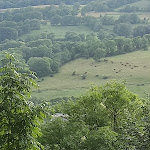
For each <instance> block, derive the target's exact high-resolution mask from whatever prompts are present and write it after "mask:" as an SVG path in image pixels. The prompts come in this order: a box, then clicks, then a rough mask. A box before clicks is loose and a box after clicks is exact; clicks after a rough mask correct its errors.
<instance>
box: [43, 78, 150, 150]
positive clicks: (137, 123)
mask: <svg viewBox="0 0 150 150" xmlns="http://www.w3.org/2000/svg"><path fill="white" fill-rule="evenodd" d="M145 106H146V105H145ZM142 107H143V102H142V101H141V100H140V99H139V98H138V97H137V96H136V95H134V94H133V93H131V92H130V91H128V90H127V88H126V87H125V85H124V83H123V82H117V81H112V82H109V83H107V84H105V85H103V86H92V87H91V89H90V90H89V91H88V92H87V93H86V94H84V95H82V96H81V97H79V98H76V99H75V101H74V100H68V101H63V102H62V103H60V104H56V105H55V106H54V109H55V112H56V114H55V115H53V118H52V119H51V120H50V121H49V122H48V123H46V124H44V126H43V133H44V134H43V137H42V138H41V140H42V143H43V144H44V145H46V146H48V147H50V148H51V149H54V150H55V149H69V150H73V149H77V150H85V149H88V150H93V149H94V150H99V149H103V150H116V149H117V150H119V149H121V150H126V149H133V148H135V149H136V148H138V143H139V142H140V138H139V135H142V130H141V128H142V127H143V124H142V121H141V119H142V118H143V111H142ZM58 131H60V133H61V134H60V135H59V132H58ZM140 133H141V134H140ZM147 133H148V132H147ZM46 137H48V139H47V138H46ZM53 139H55V140H53ZM147 142H148V141H147ZM52 147H53V148H52ZM54 147H55V148H54Z"/></svg>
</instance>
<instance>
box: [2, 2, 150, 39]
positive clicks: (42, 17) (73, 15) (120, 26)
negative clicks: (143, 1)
mask: <svg viewBox="0 0 150 150" xmlns="http://www.w3.org/2000/svg"><path fill="white" fill-rule="evenodd" d="M79 6H80V5H79V4H77V3H75V4H74V5H73V6H72V7H69V6H67V5H65V4H61V5H60V6H59V7H56V6H50V7H48V8H43V9H35V8H32V7H27V8H21V9H17V10H13V11H6V12H4V13H0V21H1V22H0V30H1V31H2V32H0V37H1V38H0V41H4V40H5V39H17V37H18V36H21V35H24V34H27V33H30V31H31V30H39V29H40V26H41V24H43V25H45V24H47V22H50V23H51V25H61V26H78V25H84V26H87V27H89V28H90V29H92V30H93V31H94V32H99V31H100V30H101V29H104V26H105V25H111V26H112V25H113V26H114V30H113V31H114V33H115V34H117V35H120V36H126V37H128V36H131V35H133V36H143V35H144V34H149V33H150V31H149V27H148V26H146V25H145V26H140V27H134V28H132V26H131V25H132V24H139V23H146V20H141V19H140V18H139V17H138V15H137V14H124V15H121V16H120V17H119V18H118V19H114V18H113V17H111V16H107V15H105V16H100V17H98V18H95V17H91V16H84V17H80V16H77V14H78V12H79ZM141 27H142V28H141ZM6 31H7V33H8V34H6Z"/></svg>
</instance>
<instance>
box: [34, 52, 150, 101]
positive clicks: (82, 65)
mask: <svg viewBox="0 0 150 150" xmlns="http://www.w3.org/2000/svg"><path fill="white" fill-rule="evenodd" d="M149 58H150V49H149V50H148V51H136V52H132V53H128V54H123V55H118V56H114V57H108V58H105V59H107V60H108V61H103V60H104V59H102V61H101V62H95V61H94V60H93V59H77V60H74V61H72V62H70V63H67V64H65V65H64V66H63V67H62V68H61V69H60V71H59V73H57V74H56V75H55V76H54V77H46V78H44V80H43V81H41V82H39V85H40V88H39V89H37V90H34V92H33V96H36V97H40V98H41V99H42V98H43V99H48V100H50V99H54V98H58V97H71V96H79V95H81V94H83V93H84V92H86V91H87V90H88V88H89V87H90V86H91V85H93V84H94V85H101V84H104V83H106V82H107V81H110V80H116V79H117V80H121V79H125V80H126V86H127V87H128V89H129V90H131V91H132V92H134V93H135V94H138V95H140V97H145V96H146V95H145V92H148V93H150V90H149V89H150V77H149V74H150V61H149ZM73 72H75V75H72V73H73ZM84 74H85V76H86V79H84V80H83V79H82V76H83V75H84Z"/></svg>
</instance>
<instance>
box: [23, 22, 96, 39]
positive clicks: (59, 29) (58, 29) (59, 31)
mask: <svg viewBox="0 0 150 150" xmlns="http://www.w3.org/2000/svg"><path fill="white" fill-rule="evenodd" d="M68 31H70V32H76V33H77V34H82V33H84V34H85V35H87V34H90V33H93V31H92V30H91V29H90V28H88V27H85V26H51V25H50V23H47V25H42V26H41V29H40V30H34V31H31V33H30V34H26V35H23V36H22V37H20V38H21V39H25V38H26V37H27V36H28V35H32V36H37V35H39V34H43V33H45V34H48V33H55V36H56V38H64V36H65V34H66V32H68Z"/></svg>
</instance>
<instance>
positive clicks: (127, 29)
mask: <svg viewBox="0 0 150 150" xmlns="http://www.w3.org/2000/svg"><path fill="white" fill-rule="evenodd" d="M113 31H114V32H115V33H116V34H118V35H119V36H125V37H128V36H130V35H132V32H133V29H132V27H131V24H130V23H120V24H116V25H115V26H114V28H113Z"/></svg>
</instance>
